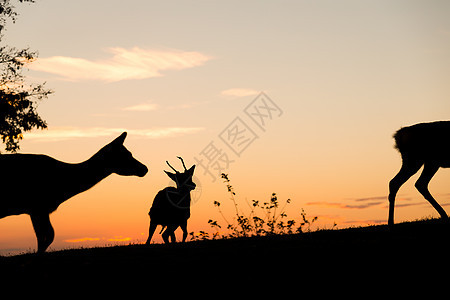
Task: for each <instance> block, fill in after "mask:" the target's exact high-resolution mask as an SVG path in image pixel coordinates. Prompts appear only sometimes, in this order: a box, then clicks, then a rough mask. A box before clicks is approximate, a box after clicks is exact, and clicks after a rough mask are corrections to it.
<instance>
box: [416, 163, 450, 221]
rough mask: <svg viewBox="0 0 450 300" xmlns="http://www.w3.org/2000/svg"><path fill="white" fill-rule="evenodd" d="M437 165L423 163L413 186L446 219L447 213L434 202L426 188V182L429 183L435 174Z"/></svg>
mask: <svg viewBox="0 0 450 300" xmlns="http://www.w3.org/2000/svg"><path fill="white" fill-rule="evenodd" d="M438 169H439V166H437V165H434V164H425V166H424V167H423V171H422V174H420V177H419V179H417V181H416V184H415V187H416V189H417V190H418V191H419V192H420V193H421V194H422V196H423V197H424V198H425V199H427V200H428V202H430V203H431V205H433V207H434V208H435V209H436V210H437V212H438V213H439V214H440V215H441V218H442V219H448V216H447V213H446V212H445V210H444V209H443V208H442V206H440V205H439V203H437V202H436V200H435V199H434V198H433V196H431V193H430V191H429V190H428V183H430V180H431V178H433V176H434V174H436V172H437V170H438Z"/></svg>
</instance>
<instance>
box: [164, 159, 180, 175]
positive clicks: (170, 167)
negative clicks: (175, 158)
mask: <svg viewBox="0 0 450 300" xmlns="http://www.w3.org/2000/svg"><path fill="white" fill-rule="evenodd" d="M166 164H167V165H168V166H169V167H170V168H172V170H174V171H175V172H176V173H179V172H178V171H177V170H175V168H174V167H172V166H171V165H170V164H169V162H168V161H167V160H166Z"/></svg>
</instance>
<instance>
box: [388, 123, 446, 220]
mask: <svg viewBox="0 0 450 300" xmlns="http://www.w3.org/2000/svg"><path fill="white" fill-rule="evenodd" d="M394 139H395V143H396V144H395V148H396V149H397V150H398V151H400V154H401V156H402V167H401V169H400V171H399V172H398V174H397V175H395V177H394V178H393V179H392V180H391V181H390V182H389V220H388V224H389V225H393V224H394V207H395V196H396V195H397V192H398V190H399V189H400V187H401V186H402V184H404V183H405V182H406V181H407V180H408V179H409V178H410V177H411V176H412V175H414V174H415V173H417V171H419V169H420V167H421V166H422V165H423V166H424V167H423V171H422V174H421V175H420V177H419V179H418V180H417V181H416V183H415V187H416V188H417V190H418V191H419V192H420V193H421V194H422V195H423V197H424V198H425V199H426V200H428V202H430V203H431V205H432V206H433V207H434V208H435V209H436V210H437V212H438V213H439V214H440V215H441V218H442V219H448V216H447V213H446V212H445V211H444V209H443V208H442V207H441V206H440V205H439V204H438V203H437V202H436V200H435V199H434V198H433V196H431V194H430V192H429V191H428V183H429V182H430V180H431V178H432V177H433V176H434V174H436V172H437V170H438V169H439V168H441V167H442V168H449V167H450V121H439V122H432V123H420V124H416V125H412V126H409V127H403V128H401V129H400V130H398V131H397V132H396V133H395V134H394Z"/></svg>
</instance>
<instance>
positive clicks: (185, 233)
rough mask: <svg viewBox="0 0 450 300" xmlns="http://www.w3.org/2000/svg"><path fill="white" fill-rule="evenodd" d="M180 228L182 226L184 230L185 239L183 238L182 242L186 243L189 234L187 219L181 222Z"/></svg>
mask: <svg viewBox="0 0 450 300" xmlns="http://www.w3.org/2000/svg"><path fill="white" fill-rule="evenodd" d="M180 228H181V230H183V240H182V242H183V243H184V242H185V241H186V238H187V236H188V232H187V220H186V221H184V222H183V223H181V225H180Z"/></svg>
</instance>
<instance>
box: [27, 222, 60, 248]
mask: <svg viewBox="0 0 450 300" xmlns="http://www.w3.org/2000/svg"><path fill="white" fill-rule="evenodd" d="M30 217H31V222H32V223H33V228H34V232H35V233H36V238H37V242H38V250H37V252H38V253H43V252H45V250H47V248H48V246H50V244H51V243H52V242H53V239H54V237H55V231H54V230H53V227H52V224H51V223H50V216H49V215H48V214H46V213H43V214H31V215H30Z"/></svg>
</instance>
